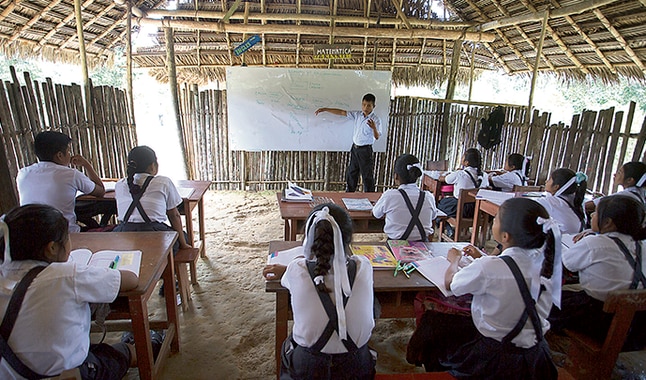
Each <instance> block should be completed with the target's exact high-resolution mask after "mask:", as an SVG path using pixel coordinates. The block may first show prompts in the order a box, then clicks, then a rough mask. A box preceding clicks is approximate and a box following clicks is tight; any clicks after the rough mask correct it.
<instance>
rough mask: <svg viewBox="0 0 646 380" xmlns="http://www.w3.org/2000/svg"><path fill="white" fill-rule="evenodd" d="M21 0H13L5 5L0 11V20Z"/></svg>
mask: <svg viewBox="0 0 646 380" xmlns="http://www.w3.org/2000/svg"><path fill="white" fill-rule="evenodd" d="M21 1H22V0H14V1H12V2H10V3H9V5H7V7H6V8H5V9H4V10H3V11H2V13H0V21H2V20H4V19H5V18H6V17H7V16H9V14H11V12H13V10H14V9H15V8H16V6H17V5H18V4H20V3H21Z"/></svg>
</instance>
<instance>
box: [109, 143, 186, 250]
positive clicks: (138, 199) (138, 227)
mask: <svg viewBox="0 0 646 380" xmlns="http://www.w3.org/2000/svg"><path fill="white" fill-rule="evenodd" d="M158 169H159V165H158V164H157V155H155V151H154V150H152V149H151V148H149V147H147V146H145V145H142V146H138V147H135V148H132V150H131V151H130V152H129V153H128V169H127V172H128V178H124V179H121V180H119V181H118V182H117V184H116V185H115V189H114V191H115V198H116V199H117V209H118V211H119V214H118V215H119V216H118V218H119V222H120V223H119V225H118V226H117V227H116V228H115V229H114V231H117V232H118V231H177V234H178V236H177V241H176V242H175V245H174V246H173V252H175V253H176V252H177V251H178V250H179V249H183V248H190V245H189V244H188V243H187V241H186V236H185V234H184V231H183V230H182V219H181V218H180V214H179V211H178V210H177V207H178V206H179V205H181V204H182V202H183V200H182V197H181V196H180V195H179V193H178V192H177V188H175V185H174V184H173V182H172V181H171V180H170V178H168V177H164V176H158V175H157V170H158ZM167 218H168V220H169V221H170V225H171V226H172V227H171V226H168V225H167V224H165V223H164V222H165V221H166V219H167Z"/></svg>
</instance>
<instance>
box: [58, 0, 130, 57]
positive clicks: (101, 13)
mask: <svg viewBox="0 0 646 380" xmlns="http://www.w3.org/2000/svg"><path fill="white" fill-rule="evenodd" d="M112 8H114V4H110V5H108V6H107V7H105V8H104V9H103V10H102V11H101V12H99V13H97V14H96V16H94V17H92V18H91V19H90V20H89V21H88V22H86V23H84V24H83V27H84V28H86V27H88V26H90V25H92V24H94V23H95V22H97V20H99V19H100V18H101V17H103V16H104V15H106V14H107V13H108V12H110V11H111V10H112ZM124 20H127V17H125V18H124ZM75 38H78V36H77V35H76V34H75V35H72V36H70V37H69V38H68V39H67V40H65V41H64V42H63V43H62V44H61V47H65V46H67V44H68V43H70V42H72V41H73V40H74V39H75Z"/></svg>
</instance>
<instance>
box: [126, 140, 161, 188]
mask: <svg viewBox="0 0 646 380" xmlns="http://www.w3.org/2000/svg"><path fill="white" fill-rule="evenodd" d="M154 163H157V155H155V151H154V150H152V148H150V147H148V146H145V145H140V146H136V147H134V148H132V149H131V150H130V152H129V153H128V169H127V173H128V188H129V189H130V194H132V195H135V194H139V192H140V191H141V186H139V185H136V184H135V182H134V178H135V174H137V173H146V170H147V169H148V167H149V166H150V165H151V164H154Z"/></svg>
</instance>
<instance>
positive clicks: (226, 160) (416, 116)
mask: <svg viewBox="0 0 646 380" xmlns="http://www.w3.org/2000/svg"><path fill="white" fill-rule="evenodd" d="M180 98H181V114H182V119H183V122H184V133H185V135H186V136H187V142H186V143H187V152H189V153H188V154H189V156H190V162H192V163H193V164H194V165H193V168H192V170H193V175H194V178H199V179H202V180H210V181H213V182H214V184H215V188H217V189H248V190H264V189H282V188H283V186H284V185H285V180H286V179H291V180H293V181H297V182H298V183H300V184H304V185H305V186H307V187H309V188H312V189H314V190H343V189H344V184H345V179H344V175H345V167H346V165H347V163H348V161H349V153H348V152H276V151H263V152H242V151H230V150H229V148H228V141H227V115H226V112H227V111H226V91H222V90H205V91H199V90H198V88H197V86H193V87H190V88H189V87H187V86H185V87H184V88H183V89H182V91H181V96H180ZM444 103H446V101H444V100H437V99H424V98H413V97H398V98H395V99H393V100H391V102H390V112H389V114H390V116H389V122H388V143H387V144H386V146H387V151H386V152H381V153H376V159H375V179H376V181H377V187H378V189H379V190H383V189H385V188H389V187H393V186H394V182H393V175H392V172H393V168H394V163H395V159H396V158H397V157H398V156H399V155H400V154H402V153H411V154H413V155H415V156H417V157H418V158H419V159H420V160H421V161H422V162H425V161H426V160H439V159H441V157H439V151H440V150H439V144H440V141H441V131H442V118H443V112H442V110H443V105H444ZM496 105H497V104H492V103H477V104H474V103H472V104H464V102H459V101H453V102H452V103H451V105H450V113H449V118H450V120H449V136H448V139H447V141H448V147H447V152H448V154H447V158H448V160H449V167H450V168H454V167H457V166H459V163H460V159H461V156H462V153H463V152H464V151H465V150H466V149H467V148H470V147H478V144H477V135H478V131H479V130H480V119H481V118H486V117H487V116H488V115H489V112H491V110H492V109H493V107H495V106H496ZM634 110H635V104H634V103H632V104H631V105H630V111H629V112H628V115H626V117H624V115H623V112H615V111H614V109H613V108H610V109H607V110H602V111H598V112H597V111H585V112H584V113H583V114H581V115H574V117H573V118H572V121H571V123H570V125H566V124H564V123H563V122H559V123H556V124H550V114H549V113H541V112H540V111H534V113H533V115H532V121H531V126H530V127H529V128H528V127H526V126H525V124H524V120H525V118H526V112H527V110H526V108H525V107H521V106H506V117H505V120H506V122H505V125H504V126H503V131H502V142H501V144H500V145H498V146H497V147H495V148H494V149H492V150H487V151H484V150H483V151H482V152H483V167H484V168H485V169H497V168H502V167H503V166H504V163H505V158H506V157H507V156H508V155H509V154H511V153H515V152H520V153H525V154H526V155H528V156H531V157H532V160H531V164H530V167H531V173H530V178H531V179H533V180H535V181H536V183H539V184H544V183H545V181H546V180H547V177H548V175H549V173H550V171H551V170H553V169H556V168H558V167H569V168H571V169H573V170H575V171H576V170H581V171H584V172H585V173H587V174H588V176H589V181H588V187H589V189H591V190H595V191H600V192H604V193H609V192H613V191H616V186H614V185H613V184H612V175H613V174H614V173H615V171H616V169H617V166H618V165H619V164H620V163H623V162H627V161H633V160H640V159H641V160H644V158H643V157H644V153H643V152H644V139H645V138H646V120H645V121H644V123H643V124H642V127H641V131H640V133H631V126H632V122H633V120H632V118H633V115H634Z"/></svg>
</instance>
